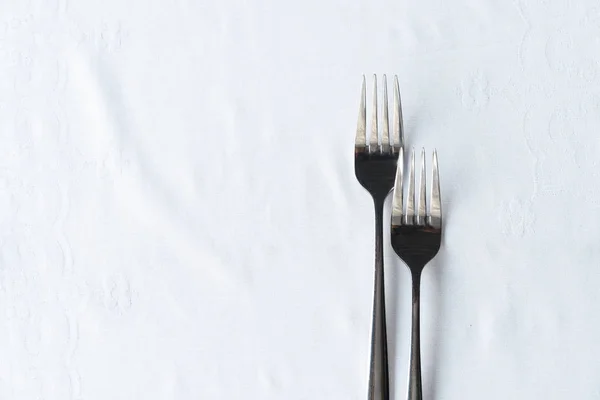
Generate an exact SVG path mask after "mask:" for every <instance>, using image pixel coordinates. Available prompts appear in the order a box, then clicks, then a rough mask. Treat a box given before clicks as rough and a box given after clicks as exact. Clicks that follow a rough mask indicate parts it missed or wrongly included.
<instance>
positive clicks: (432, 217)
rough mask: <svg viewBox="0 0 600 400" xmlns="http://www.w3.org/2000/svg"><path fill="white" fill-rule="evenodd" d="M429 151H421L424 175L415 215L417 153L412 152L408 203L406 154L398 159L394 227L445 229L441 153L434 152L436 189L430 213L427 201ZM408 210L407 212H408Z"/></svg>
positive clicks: (433, 187) (393, 208) (434, 181)
mask: <svg viewBox="0 0 600 400" xmlns="http://www.w3.org/2000/svg"><path fill="white" fill-rule="evenodd" d="M425 169H426V168H425V149H423V150H422V151H421V171H420V181H419V192H418V193H419V194H418V196H419V201H418V205H417V207H418V208H417V210H416V213H415V151H414V149H413V150H412V153H411V159H410V166H409V172H408V174H409V179H408V193H407V199H406V201H405V200H404V198H403V197H404V196H403V195H404V193H403V191H404V188H403V181H404V157H403V156H402V151H401V152H400V157H399V159H398V169H397V170H396V184H395V186H394V195H393V200H392V226H394V225H396V226H409V225H415V226H421V227H425V226H427V227H432V228H436V229H441V227H442V207H441V195H440V178H439V170H438V161H437V152H436V151H434V152H433V169H432V179H431V182H432V185H431V186H432V187H431V197H430V209H429V212H427V199H426V197H427V196H426V186H427V182H426V178H425ZM404 210H406V211H404Z"/></svg>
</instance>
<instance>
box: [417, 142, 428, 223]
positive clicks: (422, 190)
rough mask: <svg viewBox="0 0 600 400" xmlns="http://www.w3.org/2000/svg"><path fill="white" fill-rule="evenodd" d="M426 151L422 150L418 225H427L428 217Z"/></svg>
mask: <svg viewBox="0 0 600 400" xmlns="http://www.w3.org/2000/svg"><path fill="white" fill-rule="evenodd" d="M425 186H426V180H425V149H423V150H421V178H420V180H419V205H418V207H419V208H418V212H417V225H425V224H426V220H425V217H426V215H427V212H426V210H427V203H426V202H427V200H426V198H425Z"/></svg>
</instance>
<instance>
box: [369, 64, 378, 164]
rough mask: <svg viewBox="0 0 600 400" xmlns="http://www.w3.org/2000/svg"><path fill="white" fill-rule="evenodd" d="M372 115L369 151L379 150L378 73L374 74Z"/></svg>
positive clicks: (375, 151)
mask: <svg viewBox="0 0 600 400" xmlns="http://www.w3.org/2000/svg"><path fill="white" fill-rule="evenodd" d="M371 112H372V116H371V139H370V141H369V153H377V152H378V151H379V125H378V123H377V121H378V119H377V75H373V110H372V111H371Z"/></svg>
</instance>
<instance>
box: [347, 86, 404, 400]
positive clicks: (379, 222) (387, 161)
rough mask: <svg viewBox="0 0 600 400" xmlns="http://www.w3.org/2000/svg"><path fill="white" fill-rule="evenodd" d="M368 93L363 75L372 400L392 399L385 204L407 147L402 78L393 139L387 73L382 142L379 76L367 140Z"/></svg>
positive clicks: (358, 154)
mask: <svg viewBox="0 0 600 400" xmlns="http://www.w3.org/2000/svg"><path fill="white" fill-rule="evenodd" d="M366 102H367V94H366V84H365V78H364V76H363V83H362V92H361V101H360V110H359V116H358V127H357V129H356V141H355V144H354V169H355V172H356V178H357V179H358V181H359V182H360V184H361V185H362V186H363V187H364V188H365V189H366V190H367V191H368V192H369V193H370V194H371V196H372V197H373V202H374V204H375V287H374V289H373V292H374V295H373V317H372V318H373V321H372V328H371V329H372V330H371V361H370V368H369V395H368V396H369V397H368V398H369V400H389V398H390V394H389V373H388V358H387V334H386V321H385V290H384V278H383V276H384V274H383V204H384V202H385V199H386V197H387V195H388V194H389V192H390V191H391V190H392V187H393V186H394V176H395V174H396V167H397V160H398V155H399V154H401V149H402V148H403V136H404V135H403V127H402V109H401V105H400V89H399V87H398V78H397V77H395V78H394V104H393V122H392V132H393V138H392V139H391V140H390V129H389V114H388V97H387V79H386V76H385V75H384V76H383V116H382V119H381V121H382V132H381V141H380V140H379V116H378V112H377V77H376V76H374V77H373V110H372V113H373V114H372V117H371V118H372V119H371V135H370V138H369V142H368V143H367V127H366V126H367V110H366Z"/></svg>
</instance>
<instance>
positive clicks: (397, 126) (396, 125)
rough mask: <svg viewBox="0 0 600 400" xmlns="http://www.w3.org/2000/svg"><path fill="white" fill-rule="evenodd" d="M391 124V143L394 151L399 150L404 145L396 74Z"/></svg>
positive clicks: (396, 76)
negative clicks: (392, 136)
mask: <svg viewBox="0 0 600 400" xmlns="http://www.w3.org/2000/svg"><path fill="white" fill-rule="evenodd" d="M392 125H393V128H392V129H393V131H394V132H393V135H394V138H393V144H394V151H395V152H398V151H400V148H402V147H404V123H403V122H402V103H401V100H400V85H399V84H398V75H395V76H394V121H393V122H392Z"/></svg>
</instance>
